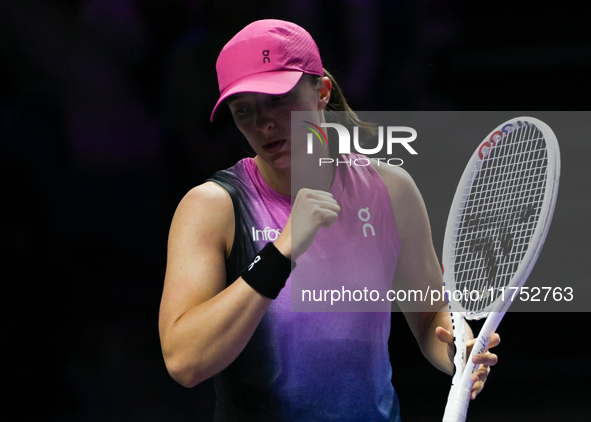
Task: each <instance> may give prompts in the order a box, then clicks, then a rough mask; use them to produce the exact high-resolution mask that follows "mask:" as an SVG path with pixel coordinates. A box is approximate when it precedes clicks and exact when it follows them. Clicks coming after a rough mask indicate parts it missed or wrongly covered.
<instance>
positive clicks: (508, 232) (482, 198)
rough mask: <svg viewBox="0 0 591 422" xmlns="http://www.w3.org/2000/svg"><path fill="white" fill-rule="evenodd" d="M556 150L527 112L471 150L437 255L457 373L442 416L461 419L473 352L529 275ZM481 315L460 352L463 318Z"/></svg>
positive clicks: (556, 165) (546, 222) (552, 184)
mask: <svg viewBox="0 0 591 422" xmlns="http://www.w3.org/2000/svg"><path fill="white" fill-rule="evenodd" d="M559 177H560V151H559V148H558V142H557V140H556V136H555V135H554V133H553V132H552V129H550V127H549V126H548V125H546V124H545V123H544V122H541V121H540V120H538V119H535V118H532V117H518V118H515V119H511V120H509V121H507V122H505V123H503V124H502V125H500V126H498V127H497V128H496V129H494V130H493V131H492V132H491V133H490V134H489V135H488V136H487V137H486V138H485V139H484V141H483V142H482V143H481V144H480V145H479V146H478V148H477V149H476V151H475V152H474V154H473V155H472V157H471V159H470V161H469V163H468V165H467V166H466V169H465V170H464V173H463V175H462V178H461V179H460V182H459V184H458V187H457V190H456V193H455V196H454V200H453V203H452V206H451V210H450V213H449V217H448V220H447V227H446V231H445V239H444V246H443V254H442V263H443V270H444V271H443V272H444V274H443V281H444V284H445V289H446V291H447V292H448V293H447V295H448V303H449V308H450V311H451V316H452V322H453V330H454V345H455V348H456V353H455V357H454V366H455V372H454V376H453V379H452V387H451V389H450V392H449V397H448V400H447V405H446V408H445V414H444V416H443V421H444V422H459V421H465V420H466V414H467V412H468V405H469V402H470V394H471V389H472V380H471V377H472V373H473V372H474V371H475V370H476V366H477V365H475V364H474V363H472V358H473V357H474V355H476V354H479V353H484V352H485V351H486V349H487V347H488V344H489V342H490V337H491V336H492V334H493V333H494V332H495V330H496V329H497V327H498V325H499V323H500V322H501V319H502V318H503V316H504V315H505V312H506V311H507V309H508V308H509V306H510V305H511V298H512V297H515V294H514V293H515V292H516V291H517V290H516V288H521V286H523V284H524V283H525V280H526V279H527V277H528V275H529V274H530V272H531V270H532V268H533V266H534V264H535V262H536V260H537V258H538V256H539V254H540V251H541V249H542V246H543V244H544V240H545V238H546V234H547V233H548V228H549V227H550V221H551V219H552V214H553V212H554V207H555V204H556V196H557V193H558V181H559ZM484 317H487V319H486V321H485V322H484V324H483V326H482V329H481V330H480V334H479V335H478V338H477V340H476V343H475V344H474V347H473V348H472V352H471V354H470V356H469V357H468V358H466V333H465V322H464V319H481V318H484Z"/></svg>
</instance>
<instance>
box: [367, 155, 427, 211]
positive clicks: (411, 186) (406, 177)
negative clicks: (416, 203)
mask: <svg viewBox="0 0 591 422" xmlns="http://www.w3.org/2000/svg"><path fill="white" fill-rule="evenodd" d="M372 164H373V166H374V168H375V169H376V170H377V172H378V174H379V175H380V176H381V177H382V180H383V181H384V183H385V184H386V188H387V189H388V193H389V194H390V198H391V199H392V202H394V199H401V200H403V199H404V198H405V196H407V195H410V194H417V193H418V189H417V187H416V185H415V182H414V180H413V179H412V177H411V175H410V174H409V173H408V172H407V171H406V170H404V169H403V168H402V167H398V166H390V165H385V164H384V163H383V162H379V161H374V160H372ZM397 202H399V201H397Z"/></svg>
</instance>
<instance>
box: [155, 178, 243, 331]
mask: <svg viewBox="0 0 591 422" xmlns="http://www.w3.org/2000/svg"><path fill="white" fill-rule="evenodd" d="M233 238H234V212H233V208H232V200H231V199H230V196H229V195H228V194H227V192H226V191H225V190H224V189H222V188H221V187H220V186H218V185H216V184H214V183H211V182H208V183H204V184H202V185H199V186H197V187H195V188H193V189H191V190H190V191H189V192H188V193H187V194H186V195H185V197H184V198H183V199H182V200H181V202H180V203H179V205H178V207H177V209H176V212H175V214H174V217H173V219H172V224H171V226H170V233H169V236H168V254H167V255H168V256H167V262H166V275H165V279H164V289H163V292H162V302H161V306H160V324H161V328H162V327H169V326H170V325H171V324H172V323H173V322H174V321H176V320H177V319H178V318H179V317H180V315H182V314H183V313H184V312H186V311H187V310H188V309H190V308H191V307H193V306H195V305H198V304H200V303H202V302H204V301H206V300H208V299H210V298H211V297H213V296H215V295H216V294H217V293H219V292H220V291H221V290H222V289H224V287H225V284H226V272H225V259H226V256H227V255H228V253H229V250H230V248H231V246H232V242H233Z"/></svg>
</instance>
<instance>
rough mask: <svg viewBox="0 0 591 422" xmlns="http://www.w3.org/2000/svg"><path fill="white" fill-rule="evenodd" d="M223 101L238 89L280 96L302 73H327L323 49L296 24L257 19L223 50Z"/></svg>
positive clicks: (220, 79)
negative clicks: (320, 50)
mask: <svg viewBox="0 0 591 422" xmlns="http://www.w3.org/2000/svg"><path fill="white" fill-rule="evenodd" d="M216 70H217V74H218V84H219V87H220V98H219V100H218V102H217V103H216V105H215V107H214V108H213V111H212V113H211V117H210V120H211V121H213V118H214V115H215V113H216V111H217V109H218V107H219V106H220V104H221V103H222V102H223V101H224V100H225V99H226V98H228V97H229V96H230V95H233V94H237V93H239V92H260V93H263V94H272V95H280V94H285V93H286V92H288V91H290V90H291V89H292V88H293V87H294V86H295V85H296V84H297V83H298V81H299V80H300V78H301V76H302V74H304V73H310V74H312V75H318V76H324V70H323V68H322V60H321V59H320V52H319V51H318V47H317V46H316V43H315V42H314V40H313V39H312V36H311V35H310V34H309V33H308V32H307V31H306V30H305V29H304V28H302V27H300V26H298V25H296V24H295V23H291V22H286V21H282V20H276V19H265V20H260V21H255V22H253V23H251V24H249V25H247V26H246V27H245V28H244V29H242V30H241V31H240V32H238V33H237V34H236V35H235V36H234V38H232V39H231V40H230V41H229V42H228V43H227V44H226V45H225V46H224V48H223V49H222V51H221V52H220V55H219V57H218V60H217V63H216Z"/></svg>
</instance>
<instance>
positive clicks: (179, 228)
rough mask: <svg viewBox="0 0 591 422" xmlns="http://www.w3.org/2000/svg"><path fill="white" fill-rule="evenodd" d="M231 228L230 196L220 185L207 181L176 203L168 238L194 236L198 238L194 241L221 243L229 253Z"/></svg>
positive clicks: (232, 223)
mask: <svg viewBox="0 0 591 422" xmlns="http://www.w3.org/2000/svg"><path fill="white" fill-rule="evenodd" d="M233 227H234V210H233V207H232V200H231V199H230V196H229V195H228V193H227V192H226V190H225V189H223V188H222V187H221V186H219V185H217V184H215V183H213V182H206V183H204V184H202V185H199V186H196V187H194V188H193V189H191V190H190V191H189V192H188V193H187V194H186V195H185V196H184V198H183V199H182V200H181V202H180V203H179V205H178V207H177V209H176V211H175V214H174V217H173V221H172V225H171V232H170V237H171V238H174V237H176V236H177V235H182V234H187V233H194V235H195V236H197V238H195V239H194V240H195V241H200V242H202V241H207V243H209V244H211V242H215V241H216V240H218V241H223V243H225V246H226V249H228V250H229V248H230V247H231V239H233V237H234V236H233ZM204 237H206V238H207V239H205V238H204ZM216 238H217V239H216Z"/></svg>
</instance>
